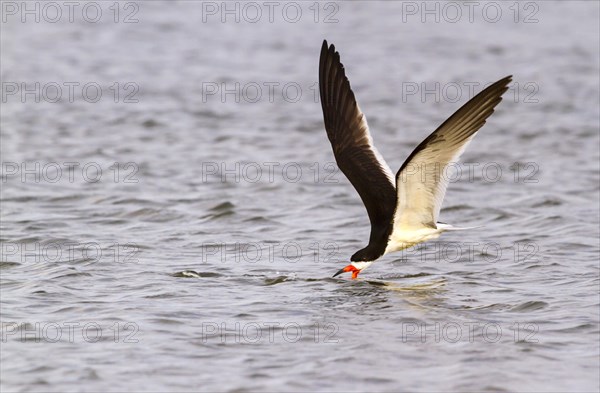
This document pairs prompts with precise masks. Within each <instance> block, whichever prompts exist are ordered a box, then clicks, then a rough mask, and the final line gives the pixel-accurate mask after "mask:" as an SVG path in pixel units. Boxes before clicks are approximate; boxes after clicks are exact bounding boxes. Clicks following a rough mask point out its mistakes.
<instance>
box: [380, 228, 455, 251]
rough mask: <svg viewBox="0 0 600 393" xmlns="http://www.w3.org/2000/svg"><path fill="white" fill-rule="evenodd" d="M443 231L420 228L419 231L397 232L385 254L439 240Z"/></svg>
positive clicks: (393, 235)
mask: <svg viewBox="0 0 600 393" xmlns="http://www.w3.org/2000/svg"><path fill="white" fill-rule="evenodd" d="M442 232H443V230H440V229H435V228H420V229H418V230H407V231H403V230H396V231H394V232H393V233H392V235H391V236H390V240H389V241H388V245H387V247H386V249H385V254H388V253H390V252H395V251H400V250H404V249H405V248H409V247H412V246H414V245H417V244H419V243H423V242H426V241H427V240H431V239H437V238H438V237H440V235H441V234H442Z"/></svg>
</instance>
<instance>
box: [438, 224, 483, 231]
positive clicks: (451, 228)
mask: <svg viewBox="0 0 600 393" xmlns="http://www.w3.org/2000/svg"><path fill="white" fill-rule="evenodd" d="M437 227H438V229H440V230H442V231H466V230H467V229H478V228H483V225H477V226H474V227H455V226H452V225H450V224H446V223H443V222H438V223H437Z"/></svg>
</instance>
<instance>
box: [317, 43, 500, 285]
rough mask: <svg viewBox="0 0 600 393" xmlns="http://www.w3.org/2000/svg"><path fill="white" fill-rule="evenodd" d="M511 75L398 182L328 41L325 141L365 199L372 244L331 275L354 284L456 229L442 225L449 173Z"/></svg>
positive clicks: (425, 146)
mask: <svg viewBox="0 0 600 393" xmlns="http://www.w3.org/2000/svg"><path fill="white" fill-rule="evenodd" d="M511 78H512V76H507V77H505V78H502V79H500V80H499V81H498V82H496V83H494V84H492V85H491V86H489V87H487V88H486V89H484V90H483V91H482V92H481V93H479V94H477V95H476V96H475V97H473V98H472V99H471V100H470V101H469V102H467V103H466V104H465V105H463V106H462V107H461V108H460V109H459V110H457V111H456V112H455V113H454V114H453V115H452V116H450V117H449V118H448V119H447V120H446V121H445V122H444V123H442V125H441V126H439V127H438V129H437V130H435V131H434V132H433V133H432V134H431V135H429V136H428V137H427V138H425V140H424V141H423V142H421V143H420V144H419V145H418V146H417V148H416V149H415V150H414V151H413V152H412V153H411V154H410V156H408V158H407V159H406V161H405V162H404V164H402V167H400V170H399V171H398V173H396V176H394V175H393V174H392V171H391V170H390V167H389V166H388V165H387V164H386V162H385V161H384V160H383V157H381V155H380V154H379V152H378V151H377V149H376V148H375V146H374V145H373V139H372V138H371V134H370V132H369V126H368V125H367V120H366V118H365V115H364V114H363V113H362V111H361V110H360V108H359V106H358V104H357V103H356V98H355V97H354V92H353V91H352V89H351V88H350V82H349V81H348V78H347V77H346V73H345V70H344V65H343V64H342V63H341V62H340V54H339V53H338V52H337V51H336V50H335V46H334V45H331V46H328V45H327V41H323V47H322V48H321V58H320V61H319V90H320V94H321V106H322V108H323V118H324V121H325V129H326V130H327V137H328V138H329V141H330V142H331V146H332V147H333V154H334V156H335V160H336V162H337V164H338V167H339V168H340V169H341V171H342V172H343V173H344V175H346V177H347V178H348V180H350V183H352V185H353V186H354V188H355V189H356V191H358V194H359V195H360V197H361V199H362V201H363V203H364V205H365V208H366V209H367V213H368V215H369V220H370V221H371V235H370V237H369V244H368V245H367V246H366V247H365V248H363V249H362V250H359V251H357V252H356V253H355V254H354V255H352V257H351V258H350V261H351V263H350V265H348V266H346V267H344V268H342V269H340V270H339V271H338V272H337V273H335V274H334V275H333V277H335V276H337V275H339V274H342V273H344V272H351V273H352V278H356V277H358V274H359V273H360V272H361V271H363V270H364V269H366V268H367V267H368V266H370V265H371V264H372V263H373V262H374V261H376V260H377V259H379V258H380V257H381V256H383V255H385V254H387V253H390V252H394V251H400V250H403V249H405V248H409V247H412V246H414V245H416V244H419V243H422V242H425V241H427V240H430V239H435V238H437V237H439V236H440V235H441V234H442V233H443V232H445V231H449V230H460V229H470V228H457V227H453V226H452V225H448V224H444V223H440V222H438V221H437V219H438V216H439V213H440V208H441V206H442V201H443V200H444V194H445V193H446V187H447V186H448V179H447V178H446V177H445V176H442V174H443V173H444V170H445V169H446V167H447V166H448V165H449V164H451V163H454V162H456V161H457V160H458V158H459V157H460V155H461V154H462V152H463V151H464V150H465V148H466V147H467V145H468V144H469V142H470V141H471V139H473V137H474V136H475V134H476V133H477V131H478V130H479V129H480V128H481V127H482V126H483V125H484V124H485V120H486V119H487V118H488V117H489V116H490V115H491V114H492V113H493V112H494V107H495V106H496V105H498V103H499V102H500V101H501V100H502V94H504V92H505V91H506V90H507V89H508V87H507V85H508V84H509V83H510V81H511Z"/></svg>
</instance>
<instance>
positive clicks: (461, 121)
mask: <svg viewBox="0 0 600 393" xmlns="http://www.w3.org/2000/svg"><path fill="white" fill-rule="evenodd" d="M511 78H512V76H507V77H506V78H503V79H501V80H499V81H498V82H496V83H494V84H492V85H491V86H489V87H487V88H486V89H485V90H483V91H482V92H481V93H479V94H477V95H476V96H475V97H473V98H472V99H471V100H470V101H469V102H467V103H466V104H465V105H463V106H462V107H461V108H460V109H459V110H458V111H456V112H455V113H454V114H453V115H452V116H450V118H448V120H446V121H445V122H444V123H443V124H442V125H441V126H439V128H438V129H437V130H435V131H434V132H433V133H432V134H431V135H429V136H428V137H427V138H426V139H425V140H424V141H423V142H421V144H419V146H417V148H416V149H415V150H414V151H413V152H412V153H411V155H410V156H409V157H408V158H407V159H406V161H405V162H404V164H402V167H401V168H400V170H399V171H398V173H397V174H396V190H397V192H398V201H397V206H396V211H395V213H394V231H396V230H397V229H399V230H410V229H411V228H412V229H417V228H422V227H424V226H425V227H430V228H436V223H437V219H438V215H439V213H440V209H441V207H442V202H443V200H444V195H445V194H446V187H447V186H448V178H447V176H444V173H445V172H444V171H445V169H446V167H447V166H448V165H449V164H450V163H454V162H456V161H457V160H458V159H459V157H460V155H461V154H462V152H463V151H464V150H465V148H466V147H467V145H468V144H469V142H470V141H471V139H473V137H474V136H475V134H476V133H477V130H479V129H480V128H481V127H482V126H483V125H484V124H485V120H486V119H487V118H488V117H489V116H490V115H491V114H492V113H494V107H495V106H496V105H498V103H499V102H500V101H502V94H504V92H505V91H506V90H507V89H508V87H507V85H508V84H509V83H510V81H511Z"/></svg>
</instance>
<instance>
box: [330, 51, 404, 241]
mask: <svg viewBox="0 0 600 393" xmlns="http://www.w3.org/2000/svg"><path fill="white" fill-rule="evenodd" d="M319 90H320V93H321V106H322V108H323V118H324V120H325V129H326V130H327V136H328V137H329V141H330V142H331V146H332V147H333V154H334V156H335V160H336V162H337V164H338V166H339V168H340V169H341V171H342V172H343V173H344V175H346V177H347V178H348V180H350V183H352V185H353V186H354V188H355V189H356V191H358V194H359V195H360V197H361V199H362V201H363V203H364V205H365V207H366V208H367V213H368V214H369V219H370V221H371V238H373V236H374V234H375V232H379V231H384V230H385V228H387V227H388V226H389V225H390V222H391V219H392V216H393V214H394V208H395V206H396V189H395V186H394V175H393V174H392V171H391V170H390V168H389V166H388V165H387V164H386V163H385V161H384V160H383V158H382V157H381V155H380V154H379V152H378V151H377V149H376V148H375V146H373V140H372V138H371V134H370V133H369V126H368V125H367V120H366V118H365V115H364V114H363V113H362V112H361V110H360V108H359V107H358V104H357V103H356V99H355V97H354V93H353V92H352V89H351V88H350V82H349V81H348V78H346V73H345V71H344V66H343V64H342V63H340V54H339V53H338V52H336V50H335V46H334V45H331V46H329V47H328V46H327V41H323V47H322V48H321V58H320V62H319Z"/></svg>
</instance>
